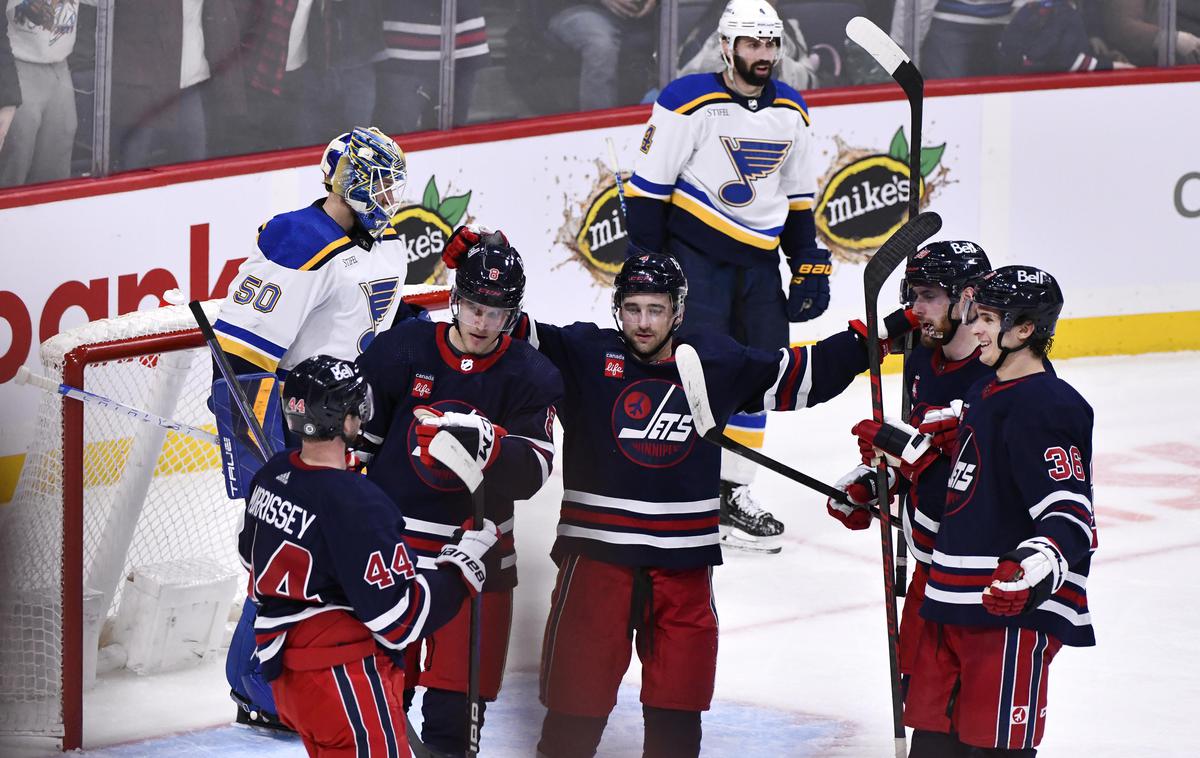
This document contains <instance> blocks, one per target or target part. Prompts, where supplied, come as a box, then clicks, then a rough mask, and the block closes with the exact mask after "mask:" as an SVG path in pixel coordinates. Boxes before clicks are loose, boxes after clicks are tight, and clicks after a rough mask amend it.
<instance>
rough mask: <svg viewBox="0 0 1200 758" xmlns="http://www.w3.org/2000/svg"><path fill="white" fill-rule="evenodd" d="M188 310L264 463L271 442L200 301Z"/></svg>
mask: <svg viewBox="0 0 1200 758" xmlns="http://www.w3.org/2000/svg"><path fill="white" fill-rule="evenodd" d="M188 308H190V309H191V310H192V316H194V317H195V319H196V325H197V326H199V327H200V332H201V333H202V334H203V335H204V341H205V342H207V343H208V349H209V350H210V351H211V352H212V356H213V360H215V361H216V362H217V369H218V370H220V372H221V377H222V378H224V379H225V384H226V385H227V386H228V387H229V396H230V397H232V398H233V402H234V404H235V405H237V409H238V412H239V413H241V414H242V418H243V419H244V420H245V421H246V425H247V426H249V427H250V436H251V437H253V438H254V444H255V445H256V446H257V448H258V453H259V455H261V456H262V459H263V461H266V460H267V459H268V458H270V457H271V456H272V455H274V454H275V450H274V448H272V447H271V441H270V440H269V439H267V435H266V432H264V431H263V428H262V424H260V423H258V416H255V415H254V411H253V410H251V409H250V401H249V400H247V399H246V393H245V392H243V391H242V385H241V384H239V383H238V381H237V374H236V373H234V370H233V366H231V365H229V356H227V355H225V351H224V350H222V349H221V345H220V343H218V342H217V335H216V334H215V333H214V332H213V328H212V324H210V323H209V322H208V316H206V315H204V309H203V308H202V307H200V301H199V300H193V301H192V302H190V303H188Z"/></svg>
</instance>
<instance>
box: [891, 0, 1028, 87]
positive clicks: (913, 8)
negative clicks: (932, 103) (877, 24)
mask: <svg viewBox="0 0 1200 758" xmlns="http://www.w3.org/2000/svg"><path fill="white" fill-rule="evenodd" d="M1013 5H1014V2H1013V0H971V1H970V2H963V1H962V0H896V7H895V11H894V13H893V15H892V36H893V37H894V38H895V39H898V40H904V41H906V42H907V41H908V39H909V37H910V36H911V34H910V30H911V29H912V25H913V20H912V19H913V14H916V16H917V19H918V22H917V23H918V26H917V39H916V41H915V44H912V45H910V46H908V48H909V50H912V49H915V48H917V47H919V48H920V50H921V73H923V74H924V75H925V78H927V79H946V78H953V77H960V76H989V75H992V74H996V73H997V72H998V66H997V59H996V49H997V47H998V46H999V44H1000V35H1001V34H1003V32H1004V27H1005V26H1007V25H1008V22H1009V20H1010V19H1011V18H1012V16H1013Z"/></svg>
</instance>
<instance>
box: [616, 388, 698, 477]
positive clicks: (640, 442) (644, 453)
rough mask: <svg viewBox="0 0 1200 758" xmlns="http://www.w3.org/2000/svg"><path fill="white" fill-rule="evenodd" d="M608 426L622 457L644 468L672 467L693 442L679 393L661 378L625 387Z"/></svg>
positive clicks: (689, 424)
mask: <svg viewBox="0 0 1200 758" xmlns="http://www.w3.org/2000/svg"><path fill="white" fill-rule="evenodd" d="M612 426H613V437H614V438H615V442H616V443H617V447H619V448H620V449H621V452H622V453H623V454H624V455H625V457H626V458H628V459H629V460H631V461H633V462H634V463H637V464H638V465H640V466H646V467H647V468H666V467H668V466H674V465H675V464H677V463H679V462H680V461H682V460H683V459H684V458H686V457H687V455H688V453H689V452H691V450H692V445H693V444H694V443H695V442H696V435H695V434H693V433H692V416H691V413H690V412H689V408H688V404H687V398H686V397H685V396H684V394H683V390H682V389H681V388H680V387H679V385H678V384H673V383H672V382H668V381H665V380H663V379H643V380H642V381H640V382H634V383H633V384H631V385H630V386H629V387H627V388H626V389H625V391H624V392H622V393H621V394H620V396H619V397H617V400H616V402H614V403H613V411H612Z"/></svg>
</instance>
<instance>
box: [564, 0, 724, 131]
mask: <svg viewBox="0 0 1200 758" xmlns="http://www.w3.org/2000/svg"><path fill="white" fill-rule="evenodd" d="M657 6H658V0H590V1H588V0H546V2H545V3H544V7H545V11H544V13H545V16H544V17H545V18H548V19H549V24H548V28H547V34H548V36H549V37H550V39H551V40H553V41H554V42H556V43H558V44H560V45H562V46H564V47H566V48H567V49H568V50H569V51H571V53H572V54H573V55H576V56H578V60H579V110H584V111H588V110H596V109H599V108H612V107H615V106H617V105H622V104H628V103H630V102H637V99H638V98H640V97H641V95H642V93H644V92H645V91H646V90H647V89H648V88H649V86H652V84H653V82H652V81H643V82H637V83H635V84H633V85H632V87H633V90H634V91H635V92H636V93H637V94H636V97H635V98H633V99H629V98H622V97H621V96H620V94H619V72H620V70H621V64H622V63H623V62H624V63H632V65H634V66H637V65H638V61H645V66H644V68H642V71H644V72H648V71H650V70H652V65H651V61H652V60H653V54H654V50H655V49H656V47H657V41H658V35H657V31H658V25H657V24H656V23H654V20H655V19H656V18H657V16H655V15H651V13H652V12H653V11H654V10H655V9H656V8H657ZM713 28H716V27H715V25H714V27H713ZM713 70H714V71H715V70H717V69H715V68H714V69H713Z"/></svg>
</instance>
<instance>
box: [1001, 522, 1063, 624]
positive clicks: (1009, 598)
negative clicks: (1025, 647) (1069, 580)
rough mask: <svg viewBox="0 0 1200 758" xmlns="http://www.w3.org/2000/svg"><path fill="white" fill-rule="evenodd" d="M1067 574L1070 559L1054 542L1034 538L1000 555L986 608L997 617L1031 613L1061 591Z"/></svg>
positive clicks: (1042, 538)
mask: <svg viewBox="0 0 1200 758" xmlns="http://www.w3.org/2000/svg"><path fill="white" fill-rule="evenodd" d="M1066 576H1067V560H1066V558H1065V557H1064V556H1063V554H1062V553H1061V552H1059V550H1058V546H1056V545H1055V544H1054V543H1053V542H1051V541H1050V540H1048V539H1046V538H1045V537H1034V538H1033V539H1028V540H1025V541H1024V542H1022V543H1021V544H1019V545H1017V547H1016V549H1015V550H1012V551H1011V552H1008V553H1005V554H1004V555H1002V556H1000V565H998V566H996V570H995V571H993V572H992V583H991V586H989V587H987V588H985V589H984V591H983V607H984V608H985V609H987V612H988V613H991V614H994V615H996V616H1016V615H1018V614H1021V613H1028V612H1029V611H1032V610H1033V609H1034V608H1037V607H1038V606H1039V605H1041V604H1042V603H1044V602H1046V600H1047V599H1048V598H1049V597H1050V596H1051V595H1053V594H1054V593H1055V592H1057V591H1058V590H1059V589H1060V588H1061V587H1062V585H1063V582H1064V581H1065V580H1066Z"/></svg>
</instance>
